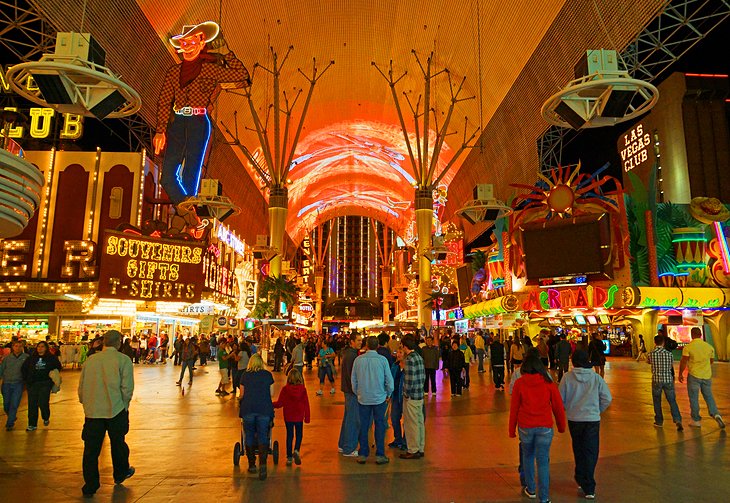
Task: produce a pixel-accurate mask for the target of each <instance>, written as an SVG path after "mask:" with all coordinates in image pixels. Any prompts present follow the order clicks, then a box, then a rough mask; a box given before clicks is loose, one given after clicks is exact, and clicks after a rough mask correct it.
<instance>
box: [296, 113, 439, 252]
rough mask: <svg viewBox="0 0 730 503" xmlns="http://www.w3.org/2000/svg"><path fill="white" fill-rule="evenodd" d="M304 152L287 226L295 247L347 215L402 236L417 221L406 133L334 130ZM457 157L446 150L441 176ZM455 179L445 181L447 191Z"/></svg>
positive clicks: (361, 125)
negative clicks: (366, 218)
mask: <svg viewBox="0 0 730 503" xmlns="http://www.w3.org/2000/svg"><path fill="white" fill-rule="evenodd" d="M431 136H432V138H433V136H434V135H433V134H432V135H431ZM298 152H299V155H298V157H297V158H296V159H295V163H296V166H295V167H293V168H292V170H291V172H290V176H289V178H290V180H291V183H290V186H289V187H290V188H289V217H288V221H287V231H288V232H289V235H290V236H291V237H292V239H293V240H294V242H298V241H299V240H300V239H301V236H302V232H304V231H305V230H307V229H311V228H313V227H314V226H316V225H318V224H319V223H321V222H323V221H326V220H328V219H329V218H332V217H334V216H339V215H344V214H347V215H366V216H372V217H374V218H377V219H378V220H381V221H383V222H385V223H387V224H388V225H390V226H392V227H393V228H394V229H395V230H396V231H397V232H398V231H400V230H402V229H403V228H404V227H405V226H406V225H407V224H408V222H409V221H410V220H411V219H412V217H413V205H412V201H413V193H414V184H415V179H414V177H413V172H412V168H411V164H410V160H409V159H408V157H407V156H408V153H407V148H406V146H405V142H404V139H403V134H402V133H401V130H400V127H398V126H396V125H391V124H383V123H379V122H374V121H351V122H344V123H339V124H334V125H331V126H328V127H324V128H322V129H319V130H317V131H313V132H311V133H310V134H308V135H307V136H306V137H305V138H304V139H303V140H302V141H301V142H300V145H299V149H298ZM452 155H453V151H452V150H451V149H450V148H449V147H448V146H445V147H444V150H443V151H442V154H441V158H440V160H439V168H438V169H437V170H436V171H437V173H440V170H441V169H443V167H444V166H445V165H446V163H448V161H449V160H450V159H451V156H452ZM451 178H452V176H449V175H447V176H446V177H444V182H445V184H446V185H448V183H449V182H450V181H451Z"/></svg>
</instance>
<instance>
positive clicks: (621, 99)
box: [542, 49, 659, 129]
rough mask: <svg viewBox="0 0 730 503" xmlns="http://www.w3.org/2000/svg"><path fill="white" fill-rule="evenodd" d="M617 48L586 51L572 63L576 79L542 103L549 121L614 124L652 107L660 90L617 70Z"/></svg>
mask: <svg viewBox="0 0 730 503" xmlns="http://www.w3.org/2000/svg"><path fill="white" fill-rule="evenodd" d="M617 58H618V56H617V54H616V51H611V50H604V49H600V50H591V51H587V52H586V53H585V54H584V55H583V57H582V58H581V60H580V61H579V62H578V64H577V65H576V66H575V80H572V81H570V82H569V83H568V85H567V86H566V87H565V88H563V89H562V90H561V91H559V92H557V93H555V94H554V95H552V96H551V97H550V98H548V99H547V101H545V103H544V104H543V106H542V117H543V119H545V120H546V121H547V122H549V123H550V124H553V125H555V126H560V127H570V128H573V129H587V128H595V127H603V126H613V125H615V124H619V123H621V122H625V121H628V120H631V119H634V118H636V117H638V116H640V115H642V114H644V113H646V112H648V111H649V110H651V109H652V108H653V107H654V105H655V104H656V103H657V101H658V99H659V90H658V89H657V88H656V87H654V86H653V85H651V84H650V83H648V82H645V81H643V80H638V79H634V78H631V76H630V75H629V73H628V72H626V71H623V70H619V66H618V59H617Z"/></svg>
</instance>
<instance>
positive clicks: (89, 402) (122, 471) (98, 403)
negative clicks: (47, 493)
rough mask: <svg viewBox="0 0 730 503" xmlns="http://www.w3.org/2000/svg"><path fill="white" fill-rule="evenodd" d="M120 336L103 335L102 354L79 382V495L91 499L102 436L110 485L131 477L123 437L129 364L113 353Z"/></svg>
mask: <svg viewBox="0 0 730 503" xmlns="http://www.w3.org/2000/svg"><path fill="white" fill-rule="evenodd" d="M121 339H122V334H120V333H119V332H118V331H116V330H109V331H108V332H106V333H105V334H104V350H103V351H101V352H98V353H96V354H94V355H92V356H91V357H89V359H88V360H87V361H86V363H85V364H84V367H83V370H82V371H81V379H80V380H79V401H80V402H81V403H82V404H83V406H84V415H85V416H86V421H85V422H84V429H83V432H82V434H81V438H82V439H83V440H84V458H83V472H84V486H83V487H82V488H81V492H82V493H83V495H84V496H85V497H91V496H93V495H94V493H95V492H96V491H97V489H99V485H100V484H99V454H100V453H101V446H102V443H103V442H104V436H105V435H106V434H107V433H108V434H109V444H110V446H111V451H112V465H113V466H114V482H115V483H117V484H121V483H123V482H124V481H125V480H126V479H128V478H129V477H131V476H132V475H134V467H132V466H129V447H128V446H127V444H126V442H125V441H124V436H125V435H126V434H127V432H129V402H130V401H131V400H132V393H133V392H134V375H133V366H132V360H130V359H129V358H128V357H127V356H126V355H124V354H122V353H120V352H119V351H117V348H118V347H119V344H120V342H121Z"/></svg>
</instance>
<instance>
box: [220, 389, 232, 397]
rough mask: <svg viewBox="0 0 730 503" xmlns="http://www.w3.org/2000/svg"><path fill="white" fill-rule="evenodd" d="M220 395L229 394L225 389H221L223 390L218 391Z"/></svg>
mask: <svg viewBox="0 0 730 503" xmlns="http://www.w3.org/2000/svg"><path fill="white" fill-rule="evenodd" d="M220 395H221V396H228V395H230V393H229V392H227V391H226V390H223V391H221V392H220Z"/></svg>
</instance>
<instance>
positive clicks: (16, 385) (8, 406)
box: [0, 340, 29, 431]
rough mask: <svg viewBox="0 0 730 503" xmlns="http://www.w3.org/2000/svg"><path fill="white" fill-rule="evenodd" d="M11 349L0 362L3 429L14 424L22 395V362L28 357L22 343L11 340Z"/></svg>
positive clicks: (10, 427) (7, 428)
mask: <svg viewBox="0 0 730 503" xmlns="http://www.w3.org/2000/svg"><path fill="white" fill-rule="evenodd" d="M11 348H12V351H11V353H10V354H9V355H7V356H6V357H5V358H3V361H1V362H0V379H2V381H3V386H2V394H3V408H4V409H5V414H7V415H8V419H7V421H6V422H5V430H6V431H10V430H12V429H13V427H14V426H15V418H16V417H17V415H18V407H19V406H20V399H21V398H22V397H23V363H24V362H25V360H27V359H28V358H29V356H28V353H25V352H24V351H23V343H22V342H20V341H17V340H15V341H13V344H12V346H11Z"/></svg>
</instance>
